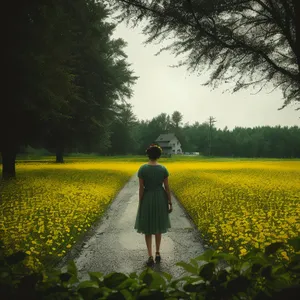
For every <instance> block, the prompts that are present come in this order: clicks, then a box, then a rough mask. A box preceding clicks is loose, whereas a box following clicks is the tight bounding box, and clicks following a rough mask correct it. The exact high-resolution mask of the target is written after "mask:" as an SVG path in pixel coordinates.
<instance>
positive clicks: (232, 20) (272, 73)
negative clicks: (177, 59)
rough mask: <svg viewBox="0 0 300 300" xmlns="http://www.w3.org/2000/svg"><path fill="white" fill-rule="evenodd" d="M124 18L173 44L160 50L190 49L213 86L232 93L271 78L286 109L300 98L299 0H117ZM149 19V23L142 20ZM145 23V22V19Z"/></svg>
mask: <svg viewBox="0 0 300 300" xmlns="http://www.w3.org/2000/svg"><path fill="white" fill-rule="evenodd" d="M113 3H114V5H115V7H116V8H118V9H122V13H121V15H120V18H121V19H127V20H130V21H131V22H133V23H134V24H138V23H141V24H143V26H144V30H143V32H144V33H145V34H146V35H148V37H149V38H148V40H147V42H153V41H155V40H157V41H165V40H167V37H169V36H172V37H174V36H175V40H174V42H172V43H171V44H169V45H168V46H167V47H165V48H163V49H162V50H172V51H173V52H174V53H175V54H176V55H177V54H182V53H186V54H187V59H186V60H185V61H183V62H181V64H186V65H187V66H188V67H189V69H191V70H193V71H195V70H197V72H199V73H201V72H203V71H204V70H205V68H203V66H205V65H206V66H207V69H208V71H209V72H210V74H211V77H210V79H209V81H208V82H207V84H212V85H213V86H216V85H218V84H219V83H222V82H224V81H227V82H228V81H231V82H232V83H233V91H238V90H239V89H241V88H247V87H249V86H253V85H258V86H259V87H260V88H262V87H263V86H264V85H266V84H268V83H269V82H272V83H273V84H274V87H275V88H278V87H279V88H280V89H281V90H282V92H283V95H284V98H285V100H284V103H283V107H285V106H287V105H288V104H290V103H291V102H293V101H300V3H299V1H298V0H202V1H199V0H181V1H161V0H153V1H147V0H114V1H113ZM145 20H149V22H147V23H146V22H144V21H145ZM142 22H143V23H142Z"/></svg>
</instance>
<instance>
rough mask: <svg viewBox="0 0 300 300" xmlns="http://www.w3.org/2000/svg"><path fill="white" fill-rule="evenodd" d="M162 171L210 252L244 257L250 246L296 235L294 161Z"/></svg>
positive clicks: (298, 178) (299, 187) (299, 165)
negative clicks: (166, 173)
mask: <svg viewBox="0 0 300 300" xmlns="http://www.w3.org/2000/svg"><path fill="white" fill-rule="evenodd" d="M166 166H167V167H168V168H169V171H170V175H171V176H170V183H171V189H172V190H173V192H174V193H175V195H176V196H177V197H178V199H179V200H180V201H181V203H182V204H183V206H184V207H185V208H186V210H187V211H188V213H189V214H190V216H191V217H192V219H193V220H194V222H195V224H196V225H197V227H198V228H199V230H200V232H201V233H202V235H203V238H204V239H205V240H206V241H207V242H208V243H209V244H210V245H212V246H214V247H215V248H217V249H219V250H222V251H224V250H225V251H228V252H232V253H237V254H240V255H244V254H246V253H247V251H248V249H249V248H250V247H257V248H264V247H265V246H267V245H269V244H270V243H272V242H276V241H286V240H287V239H288V238H290V237H295V236H298V235H299V233H300V218H299V216H300V162H299V161H273V162H271V161H256V162H255V161H252V162H251V161H244V162H239V161H231V162H208V161H206V162H184V163H180V164H179V163H178V164H177V163H176V164H174V163H167V164H166ZM283 256H285V258H286V254H285V253H283Z"/></svg>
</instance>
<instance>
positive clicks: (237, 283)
mask: <svg viewBox="0 0 300 300" xmlns="http://www.w3.org/2000/svg"><path fill="white" fill-rule="evenodd" d="M250 284H251V281H250V280H249V279H248V278H246V277H245V276H239V277H237V278H234V279H232V280H230V281H229V282H228V283H227V289H228V291H229V292H231V293H232V294H235V293H240V292H245V293H246V292H247V289H248V287H249V286H250Z"/></svg>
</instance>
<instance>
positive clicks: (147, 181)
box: [134, 144, 172, 267]
mask: <svg viewBox="0 0 300 300" xmlns="http://www.w3.org/2000/svg"><path fill="white" fill-rule="evenodd" d="M146 153H147V155H148V157H149V162H148V163H147V164H144V165H142V166H141V167H140V169H139V171H138V177H139V207H138V212H137V216H136V221H135V226H134V228H135V229H136V230H137V231H138V232H139V233H143V234H145V240H146V245H147V249H148V255H149V258H148V261H147V266H149V267H151V266H153V265H154V259H153V255H152V235H155V244H156V253H155V261H156V262H157V263H159V262H160V261H161V256H160V242H161V234H162V233H166V232H167V230H168V228H170V227H171V223H170V218H169V213H170V212H171V211H172V202H171V194H170V188H169V184H168V176H169V172H168V170H167V169H166V168H165V167H164V166H163V165H160V164H158V163H157V160H158V159H159V158H160V156H161V153H162V149H161V148H160V147H159V146H158V145H155V144H152V145H150V147H149V148H148V149H147V150H146ZM163 185H164V187H163Z"/></svg>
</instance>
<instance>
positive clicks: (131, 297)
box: [121, 289, 134, 300]
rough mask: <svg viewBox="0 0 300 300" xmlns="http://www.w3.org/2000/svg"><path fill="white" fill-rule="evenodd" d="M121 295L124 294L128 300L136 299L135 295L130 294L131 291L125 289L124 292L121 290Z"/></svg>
mask: <svg viewBox="0 0 300 300" xmlns="http://www.w3.org/2000/svg"><path fill="white" fill-rule="evenodd" d="M121 293H122V294H123V296H124V298H125V299H126V300H133V299H134V298H133V295H132V294H131V293H130V291H129V290H127V289H123V290H121Z"/></svg>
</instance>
